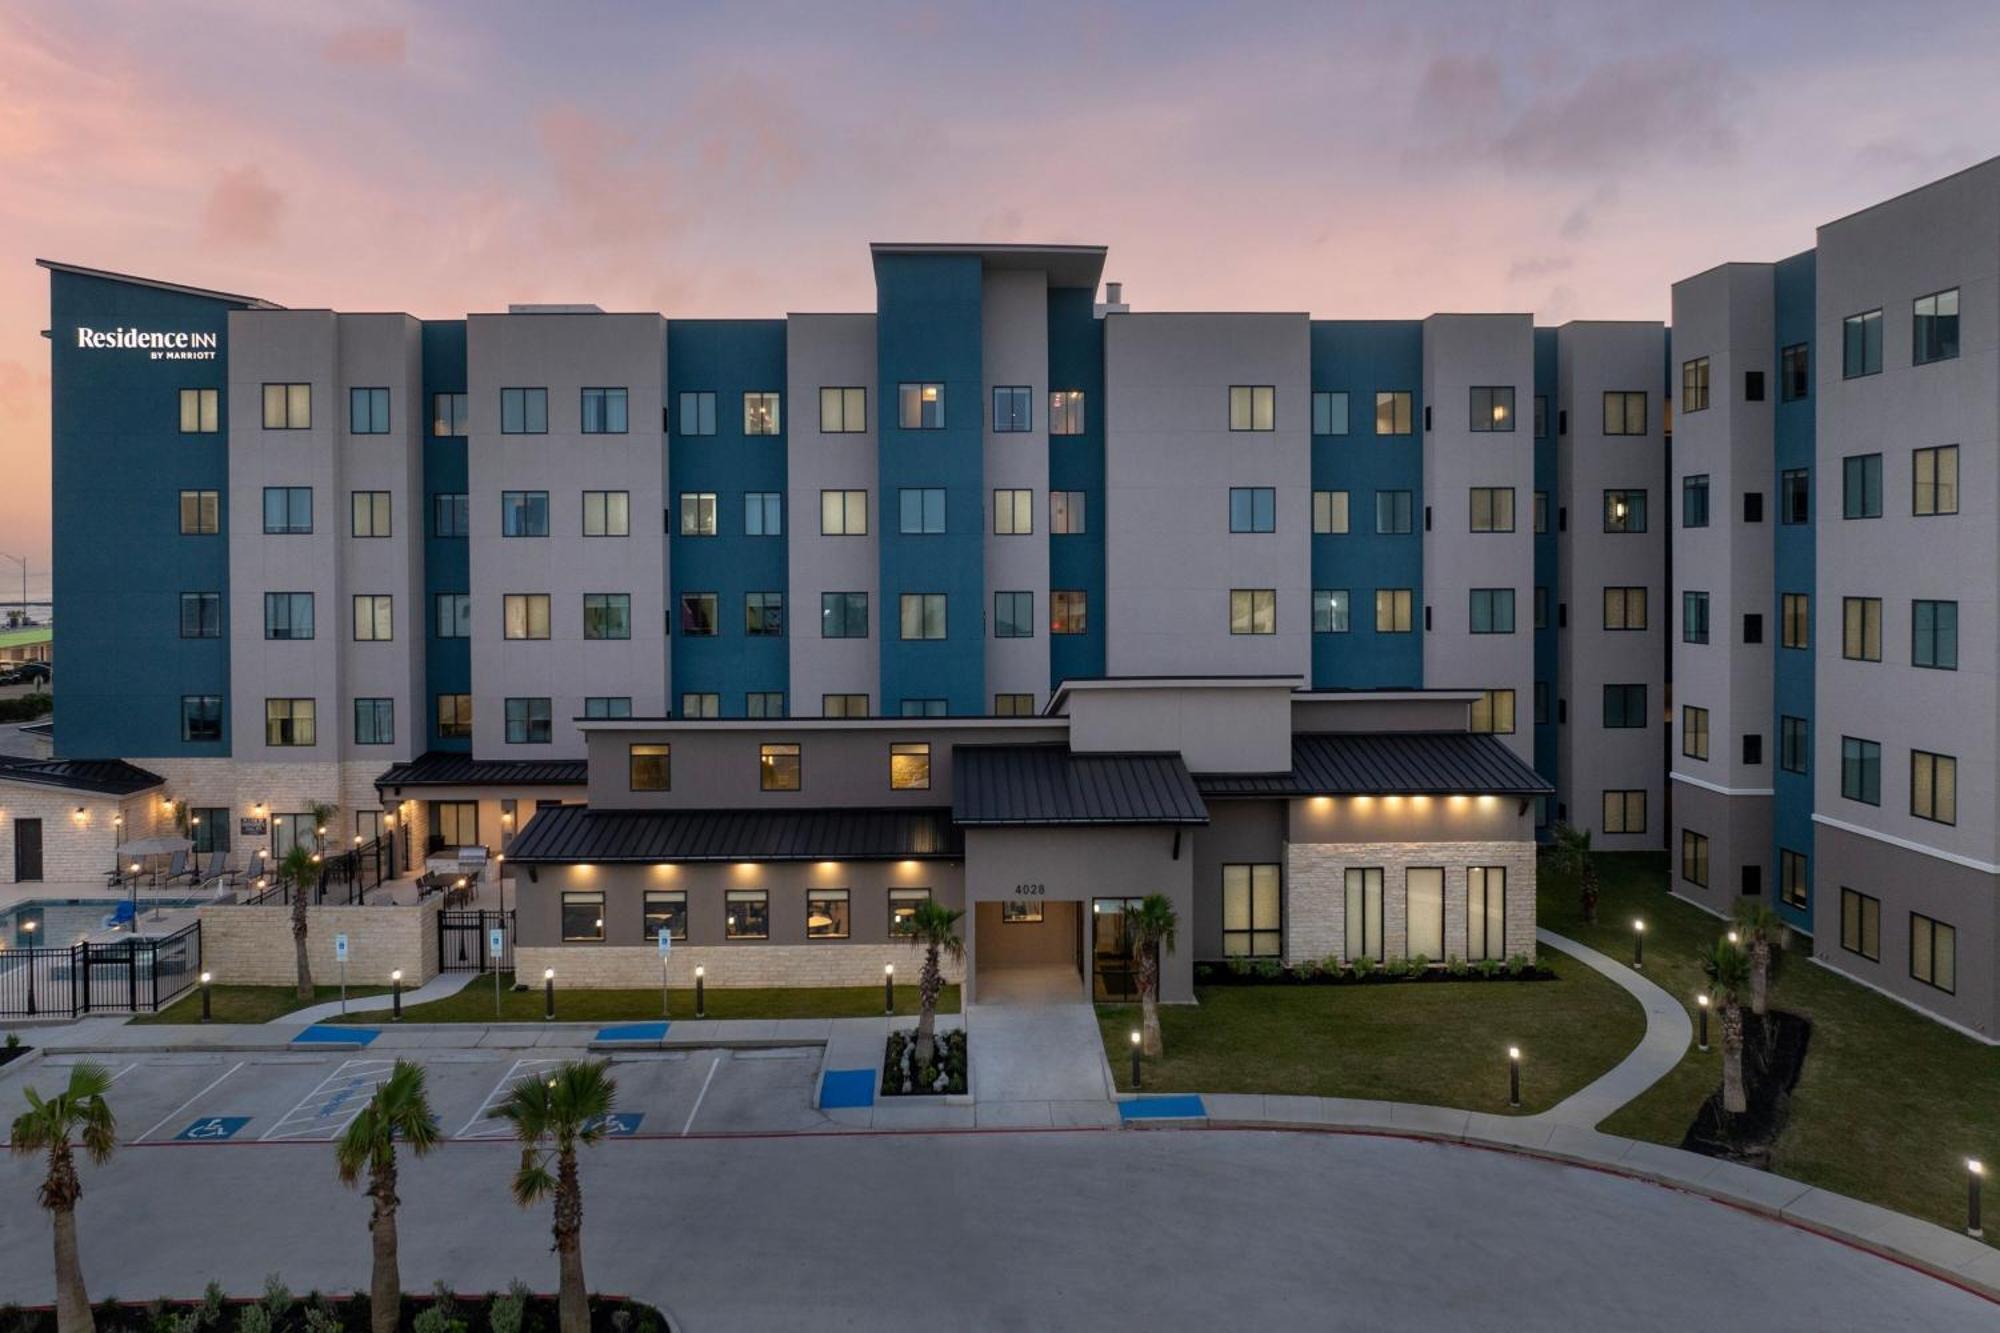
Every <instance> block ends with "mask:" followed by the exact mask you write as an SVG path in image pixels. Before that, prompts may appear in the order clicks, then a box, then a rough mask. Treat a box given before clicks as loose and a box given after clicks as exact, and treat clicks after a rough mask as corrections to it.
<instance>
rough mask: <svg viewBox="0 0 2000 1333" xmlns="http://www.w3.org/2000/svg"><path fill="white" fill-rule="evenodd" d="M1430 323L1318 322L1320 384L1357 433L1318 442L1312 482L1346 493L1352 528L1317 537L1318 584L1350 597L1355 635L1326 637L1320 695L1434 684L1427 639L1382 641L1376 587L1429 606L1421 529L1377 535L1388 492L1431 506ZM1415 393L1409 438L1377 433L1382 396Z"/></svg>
mask: <svg viewBox="0 0 2000 1333" xmlns="http://www.w3.org/2000/svg"><path fill="white" fill-rule="evenodd" d="M1423 379H1424V326H1423V324H1422V323H1421V322H1420V321H1417V320H1314V321H1313V323H1312V387H1313V391H1314V392H1315V393H1325V392H1334V393H1345V394H1346V395H1347V408H1348V412H1347V416H1348V422H1347V425H1348V433H1347V434H1346V435H1314V436H1313V439H1312V484H1313V489H1314V490H1316V491H1346V492H1347V494H1348V515H1349V521H1348V531H1347V532H1345V533H1339V534H1322V533H1315V534H1314V535H1313V537H1312V578H1313V583H1312V586H1313V588H1314V589H1315V590H1344V591H1346V592H1347V594H1348V608H1349V615H1348V631H1347V632H1346V633H1345V634H1337V633H1316V634H1314V635H1313V642H1312V685H1313V688H1314V689H1316V690H1347V689H1362V690H1366V689H1420V688H1422V686H1423V683H1424V647H1423V635H1421V634H1416V633H1412V634H1377V633H1376V632H1375V590H1376V589H1378V588H1408V589H1410V590H1411V593H1410V601H1411V604H1412V605H1414V606H1422V605H1423V602H1424V578H1423V575H1424V538H1423V531H1422V524H1421V523H1412V524H1411V531H1410V532H1409V533H1407V534H1400V533H1399V534H1394V535H1388V534H1380V533H1377V532H1376V530H1375V495H1376V492H1378V491H1408V492H1410V512H1411V513H1412V514H1421V513H1422V512H1423V505H1424V494H1423V492H1424V453H1423V439H1424V437H1423V432H1422V431H1421V430H1420V429H1415V427H1416V426H1418V425H1419V424H1420V423H1421V422H1422V421H1423V418H1424V405H1423ZM1390 390H1408V391H1409V393H1410V403H1411V406H1410V421H1411V425H1412V427H1413V429H1412V431H1411V433H1410V434H1408V435H1393V436H1388V435H1385V436H1377V435H1376V434H1375V394H1376V393H1377V391H1390Z"/></svg>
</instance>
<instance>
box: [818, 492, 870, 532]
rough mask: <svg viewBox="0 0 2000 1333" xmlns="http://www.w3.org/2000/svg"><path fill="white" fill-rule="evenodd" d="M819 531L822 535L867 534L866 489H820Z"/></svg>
mask: <svg viewBox="0 0 2000 1333" xmlns="http://www.w3.org/2000/svg"><path fill="white" fill-rule="evenodd" d="M819 531H820V535H821V536H822V537H865V536H867V535H868V492H867V491H821V492H820V493H819Z"/></svg>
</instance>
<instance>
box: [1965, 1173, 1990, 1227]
mask: <svg viewBox="0 0 2000 1333" xmlns="http://www.w3.org/2000/svg"><path fill="white" fill-rule="evenodd" d="M1985 1174H1986V1163H1984V1162H1982V1161H1980V1160H1979V1159H1978V1158H1977V1157H1968V1158H1967V1159H1966V1161H1965V1234H1966V1235H1968V1236H1970V1237H1972V1238H1973V1239H1974V1240H1979V1239H1982V1238H1984V1237H1985V1235H1986V1229H1985V1228H1984V1227H1982V1226H1981V1225H1980V1221H1979V1180H1980V1177H1982V1176H1984V1175H1985Z"/></svg>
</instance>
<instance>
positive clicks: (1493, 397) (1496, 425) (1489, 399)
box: [1471, 384, 1514, 432]
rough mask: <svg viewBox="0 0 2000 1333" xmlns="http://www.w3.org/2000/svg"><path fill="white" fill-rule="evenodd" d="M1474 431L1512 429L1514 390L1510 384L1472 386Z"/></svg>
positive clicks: (1472, 423)
mask: <svg viewBox="0 0 2000 1333" xmlns="http://www.w3.org/2000/svg"><path fill="white" fill-rule="evenodd" d="M1471 427H1472V429H1473V430H1475V431H1482V432H1483V431H1512V430H1513V429H1514V390H1513V388H1512V386H1510V385H1485V384H1475V385H1473V386H1472V422H1471Z"/></svg>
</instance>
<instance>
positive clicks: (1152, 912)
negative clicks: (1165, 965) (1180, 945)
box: [1125, 893, 1181, 1058]
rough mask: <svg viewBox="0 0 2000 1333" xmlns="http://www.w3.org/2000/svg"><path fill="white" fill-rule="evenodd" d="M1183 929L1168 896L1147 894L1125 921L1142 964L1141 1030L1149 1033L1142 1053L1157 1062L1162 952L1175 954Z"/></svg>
mask: <svg viewBox="0 0 2000 1333" xmlns="http://www.w3.org/2000/svg"><path fill="white" fill-rule="evenodd" d="M1180 926H1181V918H1180V914H1179V913H1178V912H1176V911H1174V903H1173V899H1171V898H1169V897H1167V895H1166V894H1164V893H1149V894H1147V895H1146V896H1145V897H1144V898H1143V899H1141V900H1140V902H1139V905H1138V906H1137V907H1136V908H1134V909H1133V910H1132V911H1131V912H1130V913H1128V914H1127V916H1126V917H1125V928H1126V929H1127V930H1129V931H1131V932H1132V956H1133V959H1134V960H1135V961H1136V962H1137V963H1138V964H1139V1012H1140V1014H1141V1015H1142V1017H1141V1019H1140V1023H1139V1026H1140V1027H1141V1029H1143V1031H1144V1033H1145V1035H1144V1037H1143V1039H1142V1044H1141V1049H1142V1050H1144V1051H1145V1053H1146V1054H1147V1055H1149V1056H1152V1057H1155V1058H1158V1056H1159V1055H1160V1052H1161V1046H1160V949H1161V948H1162V947H1163V946H1164V947H1165V949H1166V951H1167V952H1168V953H1172V952H1173V951H1174V946H1175V944H1176V943H1177V939H1178V936H1179V933H1180Z"/></svg>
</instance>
